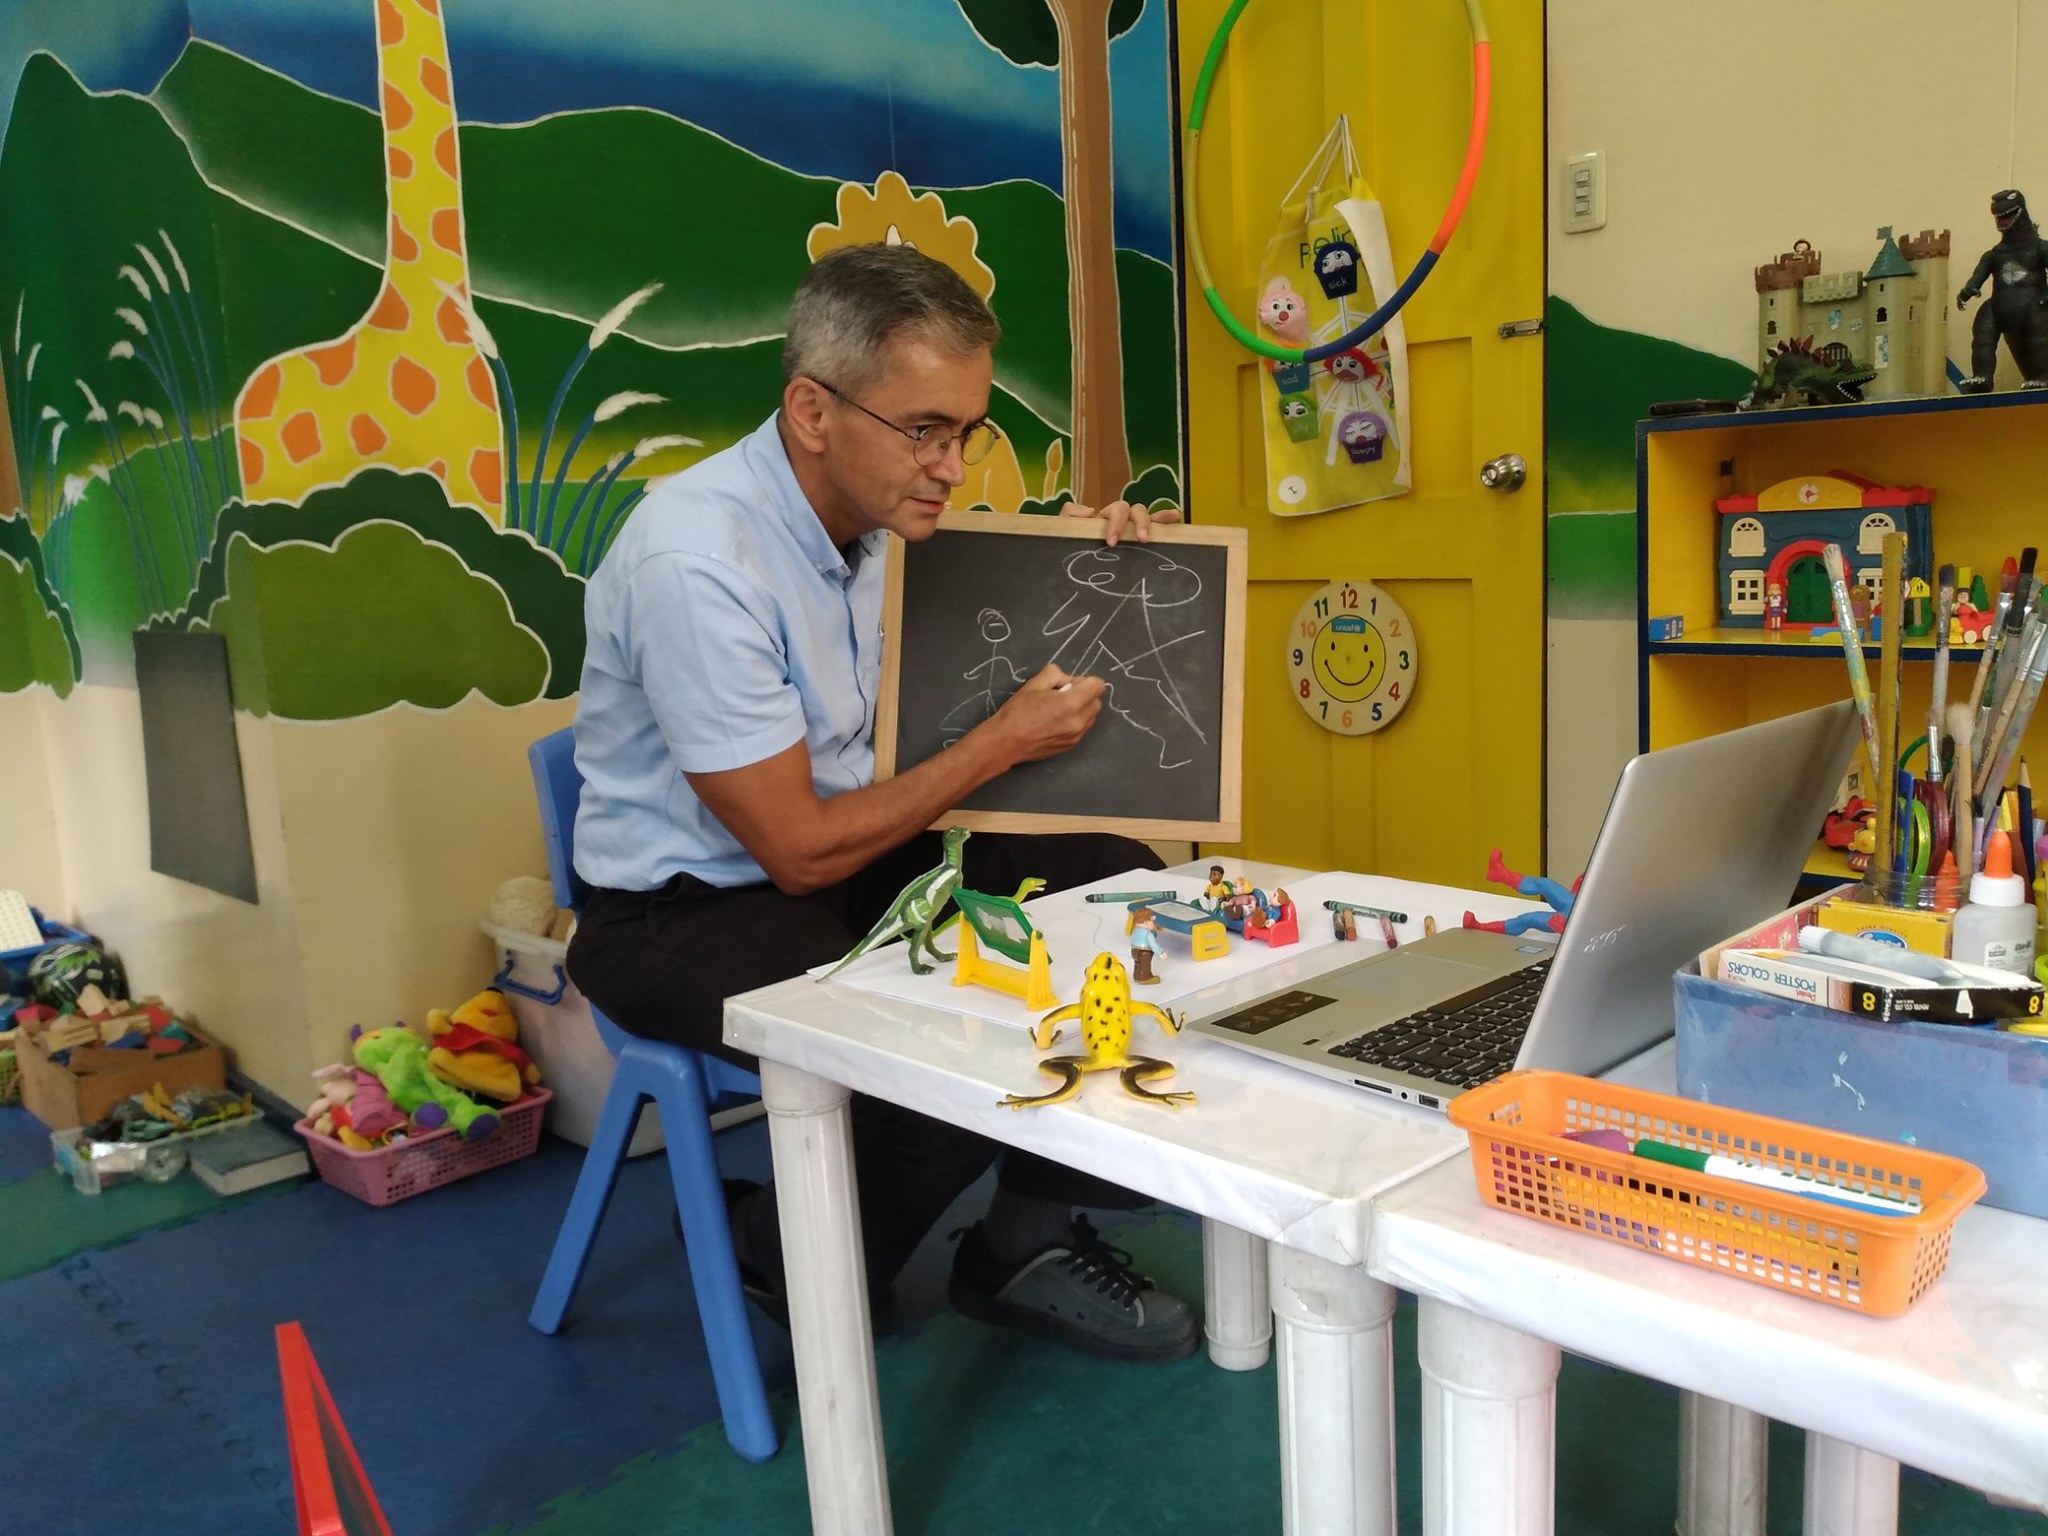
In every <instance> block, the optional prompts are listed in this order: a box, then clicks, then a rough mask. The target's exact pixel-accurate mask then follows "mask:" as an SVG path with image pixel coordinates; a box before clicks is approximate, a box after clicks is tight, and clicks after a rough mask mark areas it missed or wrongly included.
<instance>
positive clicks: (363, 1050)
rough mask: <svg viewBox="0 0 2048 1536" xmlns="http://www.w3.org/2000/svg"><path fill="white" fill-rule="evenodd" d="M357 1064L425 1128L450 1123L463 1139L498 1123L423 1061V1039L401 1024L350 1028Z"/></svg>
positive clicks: (485, 1133)
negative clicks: (374, 1078)
mask: <svg viewBox="0 0 2048 1536" xmlns="http://www.w3.org/2000/svg"><path fill="white" fill-rule="evenodd" d="M352 1038H353V1039H354V1040H355V1059H356V1065H357V1066H359V1067H361V1068H363V1070H365V1071H366V1072H371V1073H374V1074H375V1075H376V1078H377V1081H378V1082H379V1083H381V1084H382V1085H383V1087H384V1091H385V1092H386V1093H388V1094H389V1095H390V1096H391V1102H392V1103H393V1104H394V1105H396V1106H397V1107H398V1108H399V1109H401V1110H403V1111H404V1112H405V1113H406V1114H408V1115H410V1116H412V1119H413V1123H414V1124H415V1125H419V1126H422V1127H424V1128H425V1129H427V1130H430V1131H432V1130H438V1129H440V1128H441V1127H442V1126H444V1125H452V1126H454V1127H455V1129H456V1131H457V1132H459V1133H460V1134H461V1136H462V1137H463V1139H464V1140H465V1141H478V1140H481V1139H482V1138H483V1137H485V1136H488V1135H490V1134H491V1132H493V1131H495V1130H496V1129H497V1128H498V1117H497V1116H496V1115H494V1114H493V1113H491V1111H489V1110H488V1109H485V1108H484V1107H483V1105H481V1104H479V1103H477V1101H476V1100H475V1099H472V1098H471V1097H470V1096H469V1095H468V1094H466V1093H463V1092H460V1091H459V1090H457V1089H454V1088H451V1087H449V1086H448V1085H447V1084H446V1083H444V1082H442V1081H441V1079H439V1078H438V1077H436V1076H434V1074H433V1073H432V1072H431V1071H430V1070H429V1069H428V1067H427V1043H426V1042H425V1041H424V1040H422V1039H420V1037H419V1036H418V1035H416V1034H414V1033H413V1032H412V1031H411V1030H409V1029H407V1028H406V1027H405V1026H404V1025H403V1024H398V1025H394V1026H393V1027H391V1028H390V1029H372V1030H367V1031H366V1030H364V1028H363V1027H362V1026H361V1025H360V1024H358V1025H357V1026H356V1027H355V1029H354V1030H353V1031H352Z"/></svg>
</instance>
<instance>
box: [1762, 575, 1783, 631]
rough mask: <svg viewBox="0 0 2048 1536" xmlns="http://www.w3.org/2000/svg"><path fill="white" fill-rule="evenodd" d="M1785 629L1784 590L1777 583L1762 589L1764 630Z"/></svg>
mask: <svg viewBox="0 0 2048 1536" xmlns="http://www.w3.org/2000/svg"><path fill="white" fill-rule="evenodd" d="M1784 627H1785V589H1784V587H1782V586H1781V585H1779V584H1778V583H1777V582H1775V581H1773V582H1769V583H1767V584H1766V585H1765V587H1764V628H1765V629H1768V630H1781V629H1783V628H1784Z"/></svg>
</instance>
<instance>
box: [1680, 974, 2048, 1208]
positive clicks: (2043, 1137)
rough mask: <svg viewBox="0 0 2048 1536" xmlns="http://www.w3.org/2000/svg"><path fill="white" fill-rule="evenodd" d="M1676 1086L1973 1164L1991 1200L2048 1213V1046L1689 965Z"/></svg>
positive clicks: (1705, 1099) (1690, 1094)
mask: <svg viewBox="0 0 2048 1536" xmlns="http://www.w3.org/2000/svg"><path fill="white" fill-rule="evenodd" d="M1675 988H1676V998H1675V1001H1676V1003H1677V1013H1678V1041H1677V1046H1678V1052H1677V1054H1678V1091H1679V1092H1680V1093H1681V1094H1683V1095H1684V1096H1685V1097H1687V1098H1689V1099H1698V1100H1700V1101H1701V1102H1702V1103H1706V1104H1723V1105H1727V1106H1728V1107H1730V1108H1733V1109H1746V1110H1755V1111H1758V1112H1760V1113H1763V1114H1767V1115H1778V1116H1782V1117H1783V1118H1785V1119H1787V1120H1798V1121H1801V1122H1803V1123H1805V1124H1807V1125H1818V1126H1822V1127H1825V1128H1826V1129H1829V1130H1835V1131H1848V1132H1851V1133H1853V1134H1855V1135H1858V1136H1869V1137H1873V1138H1875V1139H1877V1140H1879V1141H1896V1142H1900V1143H1903V1144H1904V1145H1906V1146H1911V1147H1924V1148H1926V1149H1927V1150H1929V1151H1931V1152H1946V1153H1949V1154H1950V1155H1951V1156H1954V1157H1961V1158H1967V1159H1968V1160H1969V1161H1970V1162H1973V1163H1975V1164H1976V1165H1977V1166H1978V1167H1979V1168H1982V1169H1983V1170H1984V1177H1985V1179H1986V1181H1987V1182H1988V1184H1989V1186H1990V1187H1989V1189H1988V1190H1987V1191H1986V1193H1985V1195H1984V1203H1985V1204H1986V1205H1995V1206H1999V1207H2001V1208H2003V1209H2005V1210H2008V1211H2019V1212H2021V1213H2023V1214H2025V1215H2028V1216H2044V1217H2048V1039H2037V1038H2034V1037H2031V1036H2027V1035H2015V1034H2008V1033H2003V1032H2001V1031H1999V1030H1997V1029H1995V1028H1993V1027H1992V1026H1990V1025H1976V1026H1970V1025H1956V1024H1914V1023H1891V1024H1881V1023H1878V1022H1876V1021H1875V1020H1871V1019H1859V1018H1856V1017H1853V1016H1852V1015H1850V1014H1846V1013H1837V1012H1836V1011H1835V1010H1834V1009H1832V1008H1818V1007H1815V1006H1814V1005H1812V1004H1811V1003H1795V1002H1793V1001H1791V1000H1790V999H1787V998H1776V997H1766V996H1763V995H1762V994H1760V993H1756V992H1751V991H1749V990H1747V989H1745V988H1742V987H1734V986H1729V985H1728V984H1727V983H1725V982H1719V981H1711V980H1709V979H1707V978H1706V977H1704V976H1701V975H1700V974H1699V972H1698V971H1697V969H1694V968H1688V969H1687V970H1683V971H1680V972H1679V973H1678V977H1677V980H1676V983H1675Z"/></svg>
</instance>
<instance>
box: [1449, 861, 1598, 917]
mask: <svg viewBox="0 0 2048 1536" xmlns="http://www.w3.org/2000/svg"><path fill="white" fill-rule="evenodd" d="M1486 878H1487V879H1488V880H1489V881H1491V882H1492V883H1493V884H1495V885H1504V886H1506V887H1507V888H1508V889H1509V890H1511V891H1513V892H1514V893H1515V894H1516V895H1517V896H1540V897H1542V898H1543V900H1544V901H1545V903H1547V904H1548V905H1549V907H1550V910H1549V911H1548V912H1521V913H1517V914H1516V915H1515V916H1513V917H1511V918H1508V919H1507V920H1506V921H1505V922H1498V923H1482V922H1480V921H1479V919H1478V918H1476V917H1474V916H1473V915H1472V914H1471V913H1470V912H1467V913H1466V914H1465V926H1466V927H1467V928H1485V929H1487V930H1489V931H1490V932H1493V933H1505V934H1512V935H1517V936H1519V935H1521V934H1524V933H1528V932H1530V931H1531V930H1533V929H1537V928H1548V929H1549V930H1550V931H1551V932H1552V933H1563V932H1564V923H1565V919H1566V918H1568V917H1570V916H1571V911H1572V903H1573V902H1574V901H1576V900H1577V899H1578V895H1579V886H1580V885H1581V884H1582V883H1583V882H1584V880H1585V878H1586V877H1585V876H1584V875H1581V876H1579V878H1578V879H1577V880H1574V881H1573V882H1572V883H1571V888H1570V889H1569V890H1567V889H1566V888H1565V887H1563V886H1562V885H1559V884H1558V883H1557V882H1556V881H1555V880H1550V879H1546V878H1545V877H1544V876H1542V875H1518V874H1516V873H1515V872H1514V871H1513V870H1512V869H1509V868H1508V867H1507V865H1506V864H1504V863H1502V862H1501V857H1500V850H1499V849H1498V848H1496V849H1494V850H1493V851H1492V852H1491V853H1489V854H1488V855H1487V857H1486Z"/></svg>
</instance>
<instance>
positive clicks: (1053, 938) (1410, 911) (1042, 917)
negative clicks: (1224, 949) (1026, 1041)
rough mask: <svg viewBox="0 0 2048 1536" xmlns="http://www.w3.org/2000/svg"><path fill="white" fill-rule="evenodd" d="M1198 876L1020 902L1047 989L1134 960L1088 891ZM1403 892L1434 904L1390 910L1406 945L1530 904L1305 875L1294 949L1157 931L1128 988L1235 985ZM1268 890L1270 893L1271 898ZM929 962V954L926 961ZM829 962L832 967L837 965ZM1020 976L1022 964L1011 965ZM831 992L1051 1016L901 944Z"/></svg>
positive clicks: (1162, 999) (1030, 1017)
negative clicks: (1106, 959)
mask: <svg viewBox="0 0 2048 1536" xmlns="http://www.w3.org/2000/svg"><path fill="white" fill-rule="evenodd" d="M1205 884H1206V882H1205V881H1203V880H1202V879H1201V878H1199V877H1196V876H1190V875H1174V874H1170V873H1162V872H1161V871H1159V870H1146V869H1139V870H1132V871H1130V872H1129V873H1127V874H1121V875H1113V876H1111V877H1109V878H1107V879H1104V880H1097V881H1095V882H1094V883H1093V884H1090V885H1085V886H1077V887H1075V888H1074V889H1073V890H1069V891H1061V892H1059V893H1058V894H1057V895H1052V896H1038V897H1034V898H1033V899H1031V900H1030V901H1027V902H1025V903H1024V910H1025V911H1026V912H1028V913H1029V914H1030V916H1031V921H1032V924H1033V925H1034V926H1035V927H1036V928H1037V929H1038V931H1039V932H1040V933H1042V934H1043V935H1044V936H1045V947H1046V953H1047V954H1048V955H1049V956H1050V957H1051V961H1052V984H1053V992H1054V993H1055V995H1056V996H1057V997H1058V999H1059V1001H1060V1002H1061V1003H1071V1002H1074V1001H1075V1000H1076V999H1077V998H1078V997H1079V996H1080V988H1081V973H1082V972H1083V971H1084V970H1085V969H1086V968H1087V966H1088V962H1089V961H1091V960H1093V959H1094V958H1095V957H1096V956H1097V955H1098V954H1100V953H1101V952H1102V951H1104V950H1108V951H1109V952H1110V953H1111V954H1114V955H1115V956H1116V957H1117V958H1118V959H1119V960H1122V961H1123V962H1124V963H1125V965H1126V967H1128V966H1129V964H1130V952H1131V951H1130V941H1129V939H1128V938H1127V937H1126V936H1125V934H1124V919H1125V916H1126V915H1127V914H1126V908H1125V907H1124V905H1123V904H1122V903H1120V902H1110V903H1094V902H1088V901H1085V900H1083V897H1085V896H1086V894H1087V893H1088V892H1089V891H1165V890H1171V891H1173V892H1174V893H1175V894H1176V895H1177V896H1178V897H1179V899H1180V900H1182V901H1187V900H1189V899H1191V898H1193V897H1196V896H1200V895H1201V894H1202V890H1203V887H1204V885H1205ZM1394 888H1405V889H1408V890H1411V891H1413V892H1415V893H1416V894H1417V895H1424V894H1433V896H1434V898H1435V905H1432V906H1428V907H1424V906H1420V905H1406V906H1403V905H1399V904H1398V903H1395V904H1394V910H1398V911H1402V912H1405V913H1406V914H1407V917H1408V921H1407V922H1406V923H1405V924H1403V925H1400V926H1399V927H1397V928H1396V929H1395V932H1396V933H1397V934H1398V935H1399V937H1400V939H1401V941H1402V942H1403V943H1404V944H1405V943H1408V942H1411V941H1413V940H1415V939H1419V938H1421V937H1422V934H1423V931H1422V920H1423V918H1424V917H1425V916H1430V917H1434V918H1435V919H1436V920H1437V926H1438V927H1440V928H1443V927H1454V926H1456V924H1457V922H1458V920H1459V918H1460V916H1461V915H1462V914H1463V912H1464V909H1465V907H1467V906H1472V907H1475V908H1476V907H1485V908H1487V909H1488V910H1486V911H1484V912H1482V913H1481V915H1482V916H1487V917H1496V916H1501V915H1504V913H1502V912H1499V911H1495V910H1492V909H1494V908H1500V907H1503V906H1505V907H1506V908H1507V909H1508V910H1509V911H1522V910H1526V908H1527V906H1528V903H1526V902H1522V901H1512V900H1510V901H1509V902H1505V903H1504V902H1502V901H1501V899H1500V898H1498V897H1491V898H1489V897H1488V896H1487V895H1485V894H1481V893H1475V892H1464V891H1454V890H1449V889H1446V888H1444V887H1440V886H1438V887H1431V886H1410V885H1408V884H1407V882H1399V881H1389V880H1382V879H1371V878H1368V877H1365V876H1361V875H1355V874H1348V873H1344V872H1342V871H1339V872H1334V873H1330V874H1320V875H1309V876H1306V877H1304V878H1303V879H1301V880H1298V881H1293V882H1290V883H1289V884H1288V885H1287V886H1285V887H1284V889H1285V890H1286V892H1287V897H1288V900H1290V901H1292V902H1293V903H1294V911H1295V916H1296V919H1297V921H1298V925H1299V927H1300V929H1301V939H1300V941H1299V942H1298V943H1295V944H1286V945H1282V946H1281V947H1280V948H1279V949H1273V948H1271V947H1270V946H1268V945H1267V944H1265V943H1262V942H1261V941H1259V940H1257V939H1246V938H1244V937H1243V936H1242V935H1240V934H1235V933H1233V934H1231V935H1230V952H1229V953H1228V954H1225V955H1220V956H1218V957H1217V958H1216V959H1214V960H1195V959H1193V958H1192V957H1191V956H1190V954H1189V951H1188V938H1187V936H1186V935H1185V934H1179V933H1172V932H1169V931H1168V930H1167V929H1165V928H1163V927H1162V928H1160V929H1159V930H1158V936H1159V949H1158V951H1157V953H1156V954H1155V955H1154V956H1153V961H1152V971H1153V974H1154V975H1156V976H1158V978H1159V981H1158V984H1157V985H1154V986H1141V985H1138V984H1136V983H1134V984H1133V985H1132V987H1131V995H1132V997H1134V998H1138V999H1141V1000H1143V1001H1145V1002H1148V1003H1157V1004H1159V1005H1160V1006H1161V1007H1165V1006H1167V1005H1169V1004H1171V1003H1174V1002H1176V1001H1178V1000H1180V999H1183V998H1187V997H1191V996H1193V995H1194V994H1195V993H1197V992H1201V991H1205V990H1207V989H1208V988H1210V987H1214V986H1216V985H1217V984H1218V983H1221V982H1226V981H1230V980H1233V979H1235V978H1237V977H1239V976H1245V975H1249V974H1250V973H1251V972H1254V971H1258V970H1263V969H1264V968H1266V967H1267V966H1270V965H1277V964H1280V963H1282V962H1284V961H1287V960H1291V959H1293V958H1294V957H1296V956H1298V955H1301V954H1304V953H1306V952H1308V951H1310V950H1314V949H1320V948H1321V947H1322V946H1324V945H1326V944H1334V943H1336V942H1337V939H1336V936H1335V934H1334V933H1333V932H1332V930H1331V927H1330V914H1329V913H1328V912H1325V911H1324V910H1323V903H1324V902H1325V901H1356V902H1362V903H1366V904H1369V905H1375V906H1388V905H1389V904H1390V903H1389V891H1390V890H1391V889H1394ZM1271 894H1272V892H1271V891H1268V892H1267V895H1269V896H1270V895H1271ZM1450 900H1457V901H1459V902H1460V904H1459V905H1458V906H1456V907H1455V908H1452V907H1449V906H1446V905H1444V903H1445V902H1446V901H1450ZM958 932H959V929H958V925H955V927H954V928H953V929H951V930H949V931H948V932H947V933H946V934H945V936H944V937H942V938H941V939H940V940H939V945H940V947H941V948H942V949H946V950H949V951H950V950H953V949H956V948H957V947H958ZM1355 948H1356V949H1357V950H1358V952H1359V954H1360V956H1361V957H1363V956H1365V955H1368V954H1372V953H1374V952H1376V951H1378V950H1379V949H1380V948H1382V942H1381V939H1380V930H1379V923H1378V920H1377V919H1374V918H1368V917H1363V916H1361V917H1360V918H1359V919H1358V943H1357V944H1356V946H1355ZM923 958H924V960H925V961H926V962H927V963H930V960H931V957H930V956H929V955H925V956H923ZM984 958H989V959H993V960H995V961H996V962H997V963H1000V964H1004V965H1015V963H1014V962H1012V961H1010V960H1008V959H1007V958H1005V957H1003V956H1000V955H994V956H990V955H987V954H986V953H985V954H984ZM837 963H838V962H837V961H834V962H833V964H835V965H836V964H837ZM831 969H832V966H831V965H821V966H818V967H816V968H814V969H813V970H812V971H811V972H810V974H811V975H812V976H816V977H820V978H822V977H823V976H824V974H825V973H826V972H827V971H829V970H831ZM1015 969H1016V970H1018V971H1019V972H1020V973H1021V972H1022V971H1023V967H1022V966H1021V965H1015ZM831 985H833V986H849V987H856V988H858V989H859V990H861V991H863V992H872V993H876V994H879V995H880V996H883V997H895V998H901V999H903V1000H904V1001H906V1002H913V1003H924V1004H926V1005H928V1006H930V1007H933V1008H944V1009H948V1010H950V1011H952V1012H955V1013H962V1014H967V1015H969V1016H970V1017H973V1018H978V1019H990V1020H993V1021H994V1022H996V1023H999V1024H1010V1025H1014V1026H1016V1027H1017V1028H1019V1029H1029V1028H1031V1027H1032V1026H1033V1025H1034V1024H1036V1023H1037V1022H1038V1020H1039V1018H1040V1016H1041V1014H1042V1013H1043V1012H1045V1011H1047V1010H1040V1009H1031V1008H1026V1007H1025V1006H1024V1004H1023V1002H1022V1001H1021V1000H1019V999H1017V998H1014V997H1011V996H1009V995H1008V994H1007V993H1003V992H997V991H995V990H994V989H993V988H990V987H982V986H955V985H954V984H953V965H952V963H951V962H950V961H948V962H947V963H945V964H943V965H939V966H937V968H936V969H934V970H933V972H932V974H931V975H929V976H919V975H916V974H914V973H913V972H912V971H911V969H910V965H909V962H908V961H907V960H906V959H905V958H904V954H903V944H902V941H901V940H894V941H892V942H890V943H888V944H885V945H883V946H881V947H880V948H878V949H873V950H870V951H869V952H868V953H867V954H865V955H862V956H861V957H860V958H859V959H858V960H856V961H854V962H853V964H852V965H849V966H848V967H847V968H846V969H845V970H843V971H841V972H840V973H839V974H838V975H837V976H834V977H833V978H832V981H831Z"/></svg>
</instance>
